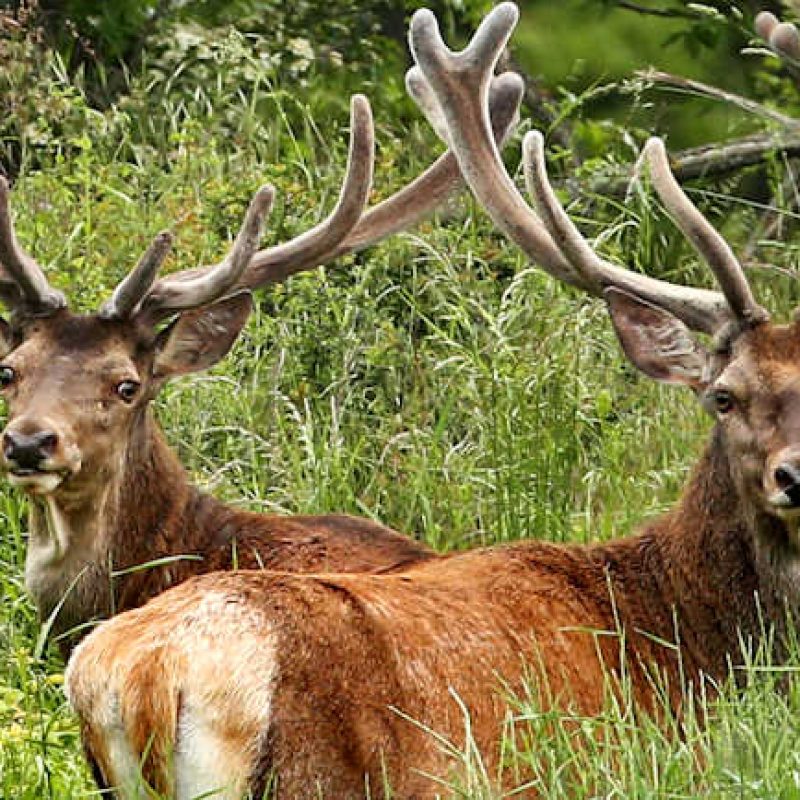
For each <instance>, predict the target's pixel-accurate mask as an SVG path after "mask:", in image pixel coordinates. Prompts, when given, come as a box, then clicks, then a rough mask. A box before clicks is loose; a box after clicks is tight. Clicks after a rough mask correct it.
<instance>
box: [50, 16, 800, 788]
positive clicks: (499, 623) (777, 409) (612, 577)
mask: <svg viewBox="0 0 800 800" xmlns="http://www.w3.org/2000/svg"><path fill="white" fill-rule="evenodd" d="M517 17H518V11H517V8H516V6H515V5H514V4H513V3H508V2H505V3H501V4H500V5H498V6H497V7H496V8H495V9H494V10H493V11H492V12H491V13H490V14H489V15H488V16H487V17H486V18H485V19H484V21H483V22H482V23H481V25H480V27H479V28H478V31H477V33H476V34H475V36H474V38H473V39H472V41H471V42H470V43H469V45H468V46H467V47H466V48H465V49H464V50H463V51H460V52H453V51H451V50H450V49H448V48H447V46H446V45H445V44H444V42H443V40H442V38H441V35H440V33H439V29H438V26H437V22H436V18H435V16H434V15H433V13H432V12H431V11H429V10H426V9H422V10H419V11H417V12H416V13H415V15H414V16H413V18H412V20H411V30H410V41H411V48H412V53H413V55H414V60H415V66H414V67H412V69H411V71H410V72H409V74H408V77H407V86H408V88H409V91H410V93H411V94H412V96H413V97H414V98H415V99H416V100H417V102H418V104H419V105H420V107H421V108H422V109H423V111H424V112H425V113H426V115H427V116H428V118H429V119H430V121H431V123H432V124H433V126H434V128H436V130H437V131H438V132H439V134H440V135H441V136H443V137H444V140H445V142H446V143H447V145H448V147H449V148H450V149H451V151H452V152H453V153H454V154H455V156H456V158H457V160H458V164H459V167H460V169H461V172H462V174H463V176H464V178H465V180H466V182H467V184H468V185H469V187H470V189H471V191H472V192H473V194H474V196H475V197H476V198H477V200H478V203H479V204H480V206H482V207H483V208H484V209H485V210H486V212H487V213H488V215H489V217H490V218H491V220H492V221H493V223H494V224H495V225H496V226H497V227H498V228H499V229H500V230H501V231H503V232H504V234H505V235H506V236H507V237H508V238H509V239H510V240H511V241H513V242H514V243H516V245H518V246H519V247H520V248H521V249H522V250H523V251H524V253H525V254H526V255H527V256H528V257H529V258H530V260H531V261H532V262H533V263H534V264H536V265H538V266H539V267H540V268H542V269H543V270H545V271H546V272H547V273H549V274H550V275H551V276H552V277H553V278H555V279H556V280H558V281H562V282H564V283H566V284H569V285H571V286H574V287H576V288H578V289H580V290H582V291H584V292H585V293H586V294H587V295H589V296H593V297H598V298H602V300H603V301H604V302H605V303H606V305H607V308H608V312H609V315H610V317H611V322H612V325H613V327H614V329H615V331H616V334H617V336H618V339H619V341H620V343H621V346H622V350H623V352H624V354H625V356H626V357H627V358H628V359H629V360H630V361H631V362H632V363H633V364H634V365H635V366H636V367H638V368H639V369H640V370H641V371H642V372H643V373H644V374H646V375H647V376H650V377H652V378H654V379H656V380H659V381H664V382H667V383H672V384H678V385H682V386H686V387H688V388H689V389H690V390H691V391H693V392H694V394H695V395H696V396H697V398H698V400H699V401H700V402H701V404H702V405H703V407H704V408H706V409H707V410H708V411H709V413H710V415H711V417H712V418H713V432H712V434H711V437H710V441H709V443H708V445H707V447H706V449H705V451H704V453H703V455H702V457H701V458H700V459H699V461H698V463H697V464H696V466H695V467H694V469H693V472H692V473H691V476H690V477H689V479H688V481H687V483H686V485H685V487H684V488H683V491H682V494H681V496H680V498H679V499H678V501H677V503H676V504H675V505H674V507H673V508H672V509H671V510H669V511H668V512H667V513H665V514H664V515H663V516H661V517H659V518H657V519H655V520H654V521H651V522H648V523H646V524H645V525H644V526H643V527H642V529H641V530H640V531H639V532H638V533H636V534H634V535H631V536H626V537H622V538H618V539H614V540H611V541H607V542H602V543H589V544H553V543H548V542H546V541H542V540H540V539H535V540H534V539H531V540H522V541H519V542H515V543H510V544H504V545H499V546H494V547H488V548H484V549H475V550H472V551H467V552H460V553H452V554H448V555H444V556H441V557H440V558H438V559H431V560H427V561H422V562H419V563H416V564H411V565H409V566H408V567H406V568H404V569H403V570H400V571H396V572H392V573H391V574H380V575H375V574H351V575H344V574H324V575H323V574H314V575H290V574H286V573H272V572H268V571H267V572H264V571H262V572H253V571H241V572H235V571H234V572H228V573H224V574H222V573H218V574H209V575H205V576H201V577H197V578H193V579H192V580H190V581H187V582H185V583H183V584H181V585H180V586H178V587H176V588H174V589H170V590H169V591H167V592H164V593H163V594H160V595H159V596H158V597H156V598H155V599H154V600H152V601H150V602H149V603H148V604H146V605H144V606H143V607H141V608H139V609H136V610H134V611H129V612H127V613H125V614H121V615H119V616H117V617H115V618H114V619H112V620H111V621H109V622H106V623H104V624H103V625H102V626H100V627H99V628H97V629H96V630H94V631H93V632H92V633H91V634H90V635H89V636H88V637H87V638H86V639H85V640H84V641H83V642H82V643H81V644H80V645H79V647H78V648H77V649H76V651H75V653H74V654H73V656H72V659H71V660H70V663H69V665H68V669H67V673H66V689H67V693H68V697H69V700H70V703H71V704H72V707H73V708H74V709H75V711H76V712H77V714H78V716H79V719H80V724H81V731H82V738H83V742H84V744H85V749H86V752H87V753H88V755H89V758H90V760H91V762H92V763H93V764H94V767H95V771H96V774H97V775H98V776H99V780H100V783H101V785H102V786H104V787H114V788H115V789H116V791H117V792H118V796H120V797H122V798H126V800H127V798H135V797H140V796H144V795H143V794H138V793H137V792H139V791H142V790H141V786H143V785H149V786H152V787H153V788H154V789H155V790H156V791H158V792H161V793H163V794H164V795H165V796H169V797H174V798H177V799H178V800H188V799H189V798H192V797H197V796H214V797H220V798H226V800H234V799H237V800H238V799H239V798H242V797H245V796H246V797H259V798H260V797H262V796H265V792H267V791H268V790H269V791H270V792H272V794H270V795H269V796H274V797H277V798H294V797H312V796H313V797H326V798H327V797H330V798H333V797H335V798H364V797H367V796H368V797H372V798H375V797H389V796H392V797H404V798H411V797H413V798H415V799H421V798H434V797H436V796H439V795H440V794H441V791H442V785H441V783H440V781H441V780H444V779H447V778H448V777H450V776H451V774H452V772H453V771H454V770H457V764H456V763H454V758H453V755H452V751H451V750H450V749H449V748H447V747H442V746H440V745H441V742H442V740H444V741H446V742H449V743H450V744H451V746H452V748H453V749H454V750H456V751H461V752H463V748H464V747H465V746H466V745H465V742H466V736H467V734H466V731H465V729H466V727H468V728H469V733H470V742H471V743H472V744H471V746H474V747H475V748H476V750H477V752H478V753H479V754H480V757H481V759H482V763H483V765H484V769H485V772H486V774H487V775H489V776H492V775H497V774H498V773H499V772H500V764H501V746H500V743H501V734H502V729H503V726H504V724H505V722H506V720H507V716H506V715H507V714H508V705H507V698H508V696H509V694H510V695H518V696H533V697H535V698H536V699H537V700H538V702H540V703H541V704H542V706H543V707H544V708H552V709H557V708H561V709H564V710H566V711H568V712H569V713H575V714H579V715H596V714H598V713H599V712H600V711H601V710H602V709H603V708H604V702H605V701H606V700H607V698H608V694H607V693H608V692H609V691H612V692H619V691H621V688H620V687H621V685H622V683H623V680H624V682H625V686H626V687H627V691H629V693H630V694H629V697H630V700H631V702H632V703H633V704H634V707H635V708H636V709H638V710H640V711H641V713H647V714H652V715H654V716H655V717H656V718H659V715H660V714H661V715H665V714H669V715H675V716H674V718H678V719H679V718H680V714H681V710H682V709H683V708H684V707H685V703H686V700H687V697H691V696H693V695H697V696H698V697H701V698H702V697H704V696H706V694H709V695H710V694H713V690H714V687H715V686H718V685H719V683H720V682H723V681H725V680H727V678H728V676H729V674H730V673H729V670H730V667H731V665H733V666H736V665H737V664H740V663H742V660H743V657H744V656H743V651H742V642H747V641H750V642H753V643H770V646H771V647H772V648H773V651H774V652H773V656H774V658H775V659H776V660H777V661H778V663H780V659H781V658H782V657H784V655H785V641H786V634H788V633H790V632H791V631H790V628H789V627H788V626H789V625H790V622H789V620H790V619H791V616H792V614H793V615H794V619H797V614H798V611H800V589H798V587H799V586H800V581H798V577H800V321H798V320H795V321H794V322H791V323H789V324H778V323H774V322H772V320H771V318H770V315H769V313H768V312H767V311H766V310H765V309H764V308H763V307H762V306H761V305H759V304H758V303H757V301H756V299H755V297H754V295H753V293H752V290H751V288H750V286H749V283H748V281H747V277H746V274H745V272H744V269H743V268H742V266H741V264H740V263H739V261H738V260H737V258H736V256H735V254H734V252H733V250H732V249H731V247H730V246H729V245H728V244H727V243H726V241H725V240H724V239H723V238H722V237H721V235H720V234H719V233H718V232H717V231H716V230H715V229H714V227H713V226H712V225H711V223H710V222H709V221H708V220H707V219H706V218H705V217H704V216H703V215H702V213H701V212H700V211H699V210H698V209H697V207H696V206H694V205H693V204H692V202H691V200H690V199H689V198H688V196H687V195H686V194H685V193H684V191H683V189H682V188H681V187H680V186H679V184H678V182H677V181H676V180H675V178H674V176H673V174H672V172H671V170H670V166H669V159H668V156H667V151H666V148H665V145H664V142H663V141H662V140H661V139H658V138H651V139H650V140H648V142H647V143H646V145H645V146H644V148H643V159H644V162H646V164H647V166H648V167H649V172H650V179H651V182H652V185H653V188H654V190H655V192H656V194H657V195H658V197H659V198H660V200H661V202H662V203H663V204H664V206H665V207H666V209H667V210H668V212H669V214H670V215H671V217H672V218H673V220H674V221H675V222H676V224H677V226H678V227H679V228H680V230H681V231H682V233H683V234H684V235H685V236H686V237H687V239H688V240H689V242H691V244H692V245H693V247H694V248H695V249H696V251H697V253H698V255H699V256H700V257H701V258H702V259H703V260H704V261H705V262H707V264H708V265H709V267H710V269H711V271H712V272H713V274H714V276H715V279H716V282H717V284H718V287H719V288H718V290H711V289H704V288H697V287H688V286H683V285H678V284H675V283H670V282H667V281H664V280H660V279H656V278H653V277H650V276H648V275H645V274H640V273H634V272H632V271H629V270H628V269H626V268H625V267H623V266H620V265H618V264H615V263H612V262H610V261H608V260H606V259H604V258H603V257H602V256H600V255H599V254H598V253H597V252H596V251H595V250H594V249H593V247H592V245H591V244H590V243H589V242H588V241H587V240H586V239H585V238H584V237H583V236H582V234H581V233H580V231H579V229H578V228H577V227H576V226H575V225H574V223H573V222H572V221H571V219H570V218H569V216H568V214H567V212H566V211H565V209H564V208H563V206H562V205H561V204H560V203H559V200H558V198H557V195H556V193H555V192H554V190H553V187H552V185H551V183H550V181H549V178H548V175H547V169H546V162H545V150H544V138H543V136H542V134H541V133H540V132H537V131H531V132H530V133H528V134H526V136H525V137H524V139H523V147H522V149H523V165H524V174H525V179H526V183H527V185H528V188H529V190H530V194H531V195H532V198H533V202H534V204H535V206H531V205H529V204H528V203H527V202H526V201H525V199H524V198H523V196H522V194H521V193H520V191H519V190H518V189H517V187H516V184H515V182H514V181H513V179H512V178H511V177H510V176H509V174H508V172H507V170H506V168H505V165H504V163H503V161H502V159H501V157H500V153H499V150H498V148H497V146H496V144H495V143H494V139H493V137H492V132H491V128H490V125H489V115H488V109H487V97H488V89H489V86H490V84H491V81H492V75H493V72H494V68H495V65H496V63H497V60H498V58H499V56H500V54H501V53H502V51H503V48H504V47H505V45H506V43H507V42H508V40H509V38H510V37H511V35H512V32H513V29H514V26H515V24H516V20H517ZM504 80H505V81H509V82H511V81H514V80H518V79H517V78H515V77H514V76H511V75H507V76H506V77H505V78H504ZM704 337H710V338H709V339H708V340H706V339H704ZM787 611H788V612H790V614H789V616H787ZM654 676H657V679H655V678H654ZM465 713H466V714H468V723H467V722H465V716H464V715H465ZM387 786H388V788H387Z"/></svg>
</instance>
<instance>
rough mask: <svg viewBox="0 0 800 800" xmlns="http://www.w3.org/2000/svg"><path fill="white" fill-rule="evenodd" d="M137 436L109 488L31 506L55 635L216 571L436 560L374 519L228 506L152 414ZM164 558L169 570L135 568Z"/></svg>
mask: <svg viewBox="0 0 800 800" xmlns="http://www.w3.org/2000/svg"><path fill="white" fill-rule="evenodd" d="M135 428H136V433H135V434H134V435H132V436H131V437H130V438H128V439H127V441H126V452H124V453H123V454H121V456H120V458H119V459H118V460H117V462H116V465H115V466H116V467H117V470H115V471H113V472H112V471H109V473H108V474H103V475H102V482H103V487H102V488H101V487H96V486H91V487H85V490H84V491H83V492H82V493H81V492H79V491H77V490H76V489H74V488H70V489H69V490H68V491H66V492H63V493H55V494H51V495H47V496H45V497H37V496H36V495H34V496H33V497H32V498H31V501H30V505H31V516H30V528H31V531H30V539H29V543H28V552H27V560H26V586H27V588H28V590H29V592H30V594H31V595H32V597H33V598H34V600H35V602H36V605H37V607H38V608H39V610H40V613H41V614H42V615H43V616H44V617H48V616H49V615H50V614H51V613H52V612H53V610H54V609H56V608H57V607H58V615H57V617H56V618H55V624H54V631H55V632H57V633H64V632H67V631H70V630H71V629H73V628H76V627H78V626H80V625H82V624H83V623H85V622H87V621H90V620H97V619H104V618H106V617H108V616H110V615H111V614H114V613H117V612H119V611H124V610H126V609H129V608H134V607H136V606H138V605H141V604H142V603H144V602H146V601H147V600H149V599H150V598H151V597H154V596H155V595H156V594H159V593H160V592H162V591H164V590H165V589H167V588H169V587H170V586H173V585H175V584H177V583H180V582H181V581H183V580H185V579H186V578H188V577H190V576H192V575H198V574H201V573H205V572H211V571H213V570H227V569H231V568H232V567H234V566H237V567H240V568H243V569H244V568H250V569H270V568H272V569H284V570H288V571H292V572H293V571H325V570H333V571H337V570H344V571H349V570H354V571H365V572H368V571H373V570H376V571H377V570H383V569H395V568H399V567H401V566H405V565H407V564H408V563H409V562H411V561H414V560H416V559H417V558H420V559H422V558H427V557H432V556H433V554H432V553H431V551H429V550H428V548H426V547H425V546H424V545H423V544H421V543H419V542H415V541H414V540H413V539H409V538H408V537H406V536H403V535H401V534H399V533H397V532H395V531H393V530H391V529H389V528H386V527H385V526H383V525H380V524H378V523H375V522H371V521H370V520H367V519H361V518H357V517H351V516H346V515H328V516H278V515H265V514H256V513H252V512H247V511H243V510H240V509H235V508H232V507H230V506H228V505H225V504H224V503H222V502H220V501H219V500H217V499H215V498H214V497H212V496H210V495H207V494H203V493H202V492H200V491H199V490H198V489H197V488H196V487H195V486H193V485H192V484H191V483H190V482H189V480H188V476H187V475H186V473H185V470H184V469H183V467H182V465H181V464H180V462H179V461H178V459H177V457H176V455H175V454H174V452H173V451H172V450H171V448H170V447H169V446H168V445H167V443H166V441H165V440H164V437H163V434H162V433H161V430H160V429H159V427H158V425H157V423H156V422H155V419H154V418H153V416H152V412H151V410H150V409H149V408H146V409H143V411H142V418H141V419H140V420H137V421H136V422H135ZM100 477H101V476H98V478H100ZM160 559H163V560H164V563H163V564H161V565H153V566H150V567H147V566H144V567H142V568H141V569H136V568H137V567H139V566H140V565H147V564H148V563H149V562H153V561H158V560H160ZM112 573H113V574H112Z"/></svg>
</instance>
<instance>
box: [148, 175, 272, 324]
mask: <svg viewBox="0 0 800 800" xmlns="http://www.w3.org/2000/svg"><path fill="white" fill-rule="evenodd" d="M274 198H275V190H274V188H273V187H272V186H262V187H261V188H260V189H259V190H258V191H257V192H256V194H255V196H254V197H253V199H252V200H251V201H250V205H249V206H248V208H247V213H246V214H245V218H244V222H243V223H242V227H241V228H240V229H239V233H238V235H237V236H236V240H235V241H234V243H233V247H232V248H231V250H230V252H229V253H228V255H227V256H226V257H225V259H224V260H223V261H221V262H220V263H219V264H217V265H216V266H215V267H212V268H211V269H209V270H206V271H204V272H202V273H200V274H183V277H181V274H180V273H179V274H178V275H176V276H174V278H173V279H167V280H162V281H159V282H158V283H157V284H156V285H155V287H153V289H152V290H151V291H150V293H149V294H148V295H147V296H146V297H145V298H144V300H142V301H141V304H140V309H139V311H138V312H136V313H137V315H141V317H142V318H143V319H145V320H146V321H147V322H149V323H155V322H157V321H158V320H159V319H163V318H164V317H167V316H169V315H170V314H173V313H175V312H176V311H182V310H184V309H187V308H197V307H198V306H202V305H205V304H206V303H211V302H213V301H214V300H217V299H219V298H220V297H223V296H224V295H225V294H227V293H228V292H230V291H231V290H232V289H233V288H234V287H235V286H236V284H237V282H238V281H239V278H240V277H241V275H242V273H243V272H244V270H245V269H246V268H247V265H248V264H249V263H250V260H251V259H252V258H253V255H254V253H255V252H256V250H257V249H258V244H259V242H260V241H261V234H262V230H263V224H264V218H265V217H266V215H267V214H268V213H269V211H270V209H271V208H272V203H273V200H274Z"/></svg>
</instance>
